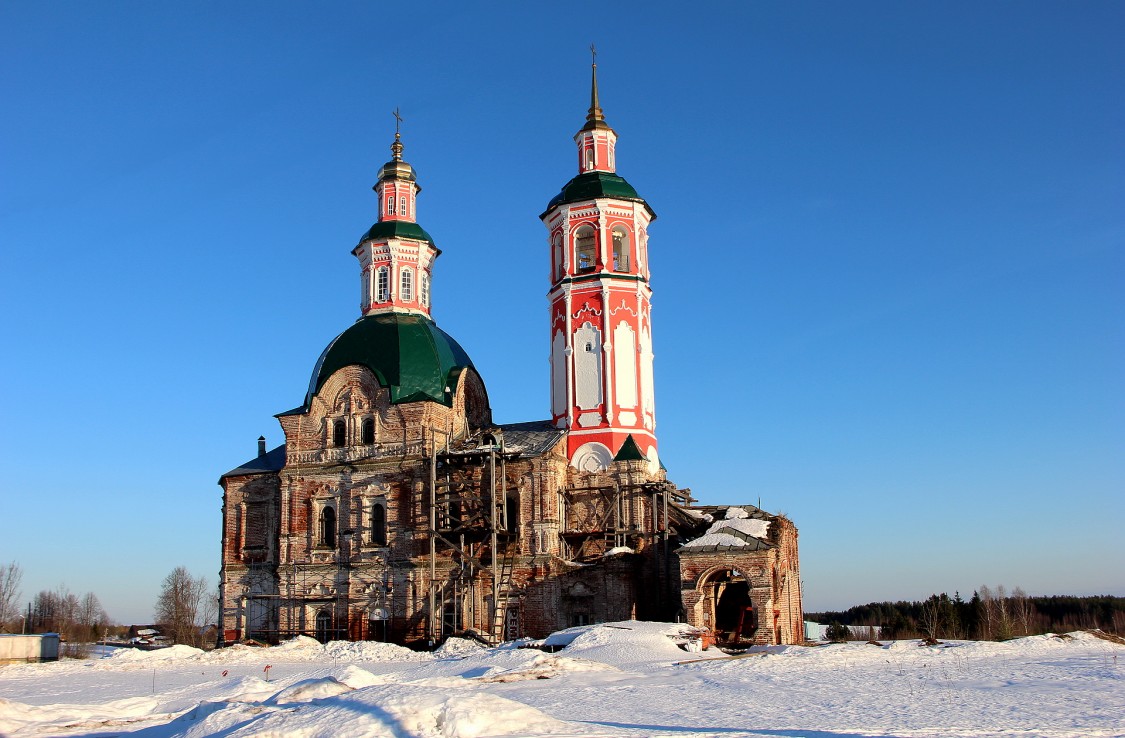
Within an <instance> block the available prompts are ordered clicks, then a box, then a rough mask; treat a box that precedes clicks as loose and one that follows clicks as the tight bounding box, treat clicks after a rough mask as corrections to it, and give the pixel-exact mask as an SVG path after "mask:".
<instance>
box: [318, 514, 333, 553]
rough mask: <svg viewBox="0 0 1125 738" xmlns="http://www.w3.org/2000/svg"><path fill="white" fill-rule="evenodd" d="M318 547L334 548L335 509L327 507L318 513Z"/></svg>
mask: <svg viewBox="0 0 1125 738" xmlns="http://www.w3.org/2000/svg"><path fill="white" fill-rule="evenodd" d="M320 545H321V546H325V547H327V548H336V509H335V508H333V507H328V506H327V505H326V506H325V507H324V509H323V510H321V511H320Z"/></svg>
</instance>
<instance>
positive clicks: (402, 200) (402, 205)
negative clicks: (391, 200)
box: [398, 197, 410, 215]
mask: <svg viewBox="0 0 1125 738" xmlns="http://www.w3.org/2000/svg"><path fill="white" fill-rule="evenodd" d="M398 211H399V212H400V213H402V214H403V215H410V213H408V212H406V198H405V197H400V198H399V199H398Z"/></svg>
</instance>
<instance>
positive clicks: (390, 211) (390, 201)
mask: <svg viewBox="0 0 1125 738" xmlns="http://www.w3.org/2000/svg"><path fill="white" fill-rule="evenodd" d="M394 214H395V196H394V195H391V196H390V197H388V198H387V215H394Z"/></svg>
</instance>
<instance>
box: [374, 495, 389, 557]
mask: <svg viewBox="0 0 1125 738" xmlns="http://www.w3.org/2000/svg"><path fill="white" fill-rule="evenodd" d="M371 544H372V545H373V546H386V545H387V508H385V507H383V506H382V505H380V504H379V503H378V502H376V503H375V504H373V505H372V506H371Z"/></svg>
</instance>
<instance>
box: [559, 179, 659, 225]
mask: <svg viewBox="0 0 1125 738" xmlns="http://www.w3.org/2000/svg"><path fill="white" fill-rule="evenodd" d="M596 197H616V198H619V199H621V200H633V201H634V202H639V203H640V204H642V205H644V206H645V210H648V214H649V215H650V216H652V219H653V220H656V213H655V212H653V210H652V208H650V207H649V205H648V203H647V202H645V201H644V199H643V198H642V197H641V196H640V195H638V194H637V191H636V190H635V189H633V185H631V184H629V183H628V182H626V181H625V178H624V177H618V176H617V175H616V174H610V173H609V172H586V173H585V174H579V175H578V176H577V177H575V178H574V179H572V180H570V181H569V182H567V183H566V184H565V185H564V186H563V188H562V192H560V193H559V194H557V195H555V196H554V198H552V200H551V201H550V202H549V203H547V210H546V211H545V212H544V213H543V215H546V214H547V213H548V212H550V210H551V208H553V207H555V206H556V205H562V204H564V203H568V202H580V201H582V200H593V199H594V198H596ZM543 215H540V216H539V217H540V218H542V217H543Z"/></svg>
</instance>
